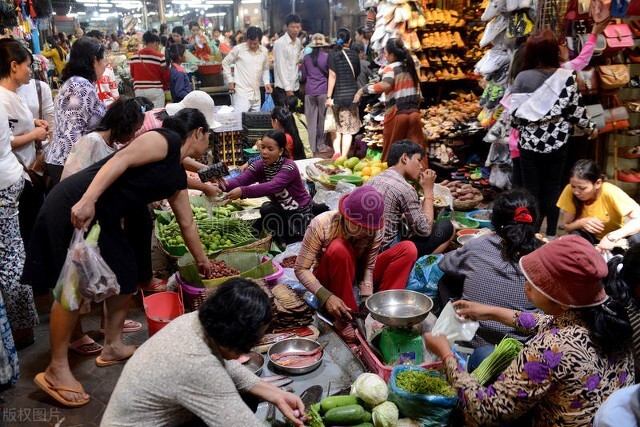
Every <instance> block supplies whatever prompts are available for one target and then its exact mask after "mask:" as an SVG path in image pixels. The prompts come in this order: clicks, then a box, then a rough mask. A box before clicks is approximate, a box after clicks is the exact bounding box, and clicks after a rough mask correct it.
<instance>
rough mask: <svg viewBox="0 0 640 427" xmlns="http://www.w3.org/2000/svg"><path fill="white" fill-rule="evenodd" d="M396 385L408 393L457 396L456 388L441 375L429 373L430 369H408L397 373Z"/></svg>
mask: <svg viewBox="0 0 640 427" xmlns="http://www.w3.org/2000/svg"><path fill="white" fill-rule="evenodd" d="M396 385H397V386H398V387H399V388H401V389H402V390H404V391H406V392H407V393H413V394H425V395H428V396H446V397H453V396H455V394H456V393H455V390H454V389H453V387H451V386H450V385H449V383H448V382H447V381H446V380H444V379H442V378H439V377H434V376H431V375H429V372H428V371H414V370H407V371H402V372H398V373H397V374H396Z"/></svg>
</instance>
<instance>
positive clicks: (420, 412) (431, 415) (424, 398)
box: [388, 365, 458, 427]
mask: <svg viewBox="0 0 640 427" xmlns="http://www.w3.org/2000/svg"><path fill="white" fill-rule="evenodd" d="M409 370H411V371H423V372H428V373H429V375H431V376H434V377H439V378H444V376H443V375H442V374H441V373H439V372H436V371H431V370H427V369H424V368H420V367H418V366H406V365H402V366H396V367H395V368H393V371H392V372H391V378H390V379H389V397H388V400H389V401H391V402H393V403H395V404H396V406H397V407H398V409H399V410H400V415H401V416H403V417H409V418H413V419H415V420H418V421H419V422H420V425H422V426H423V427H424V426H429V427H430V426H448V425H449V418H450V416H451V411H452V410H453V408H454V407H455V406H456V403H457V401H458V399H457V397H455V396H454V397H446V396H431V395H426V394H415V393H408V392H406V391H404V390H402V389H401V388H399V387H398V386H397V385H396V375H397V374H398V373H400V372H404V371H409Z"/></svg>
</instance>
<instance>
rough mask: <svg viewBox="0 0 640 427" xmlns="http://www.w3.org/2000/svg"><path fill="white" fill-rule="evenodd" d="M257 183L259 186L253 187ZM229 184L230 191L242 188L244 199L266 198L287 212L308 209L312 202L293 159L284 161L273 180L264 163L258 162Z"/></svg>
mask: <svg viewBox="0 0 640 427" xmlns="http://www.w3.org/2000/svg"><path fill="white" fill-rule="evenodd" d="M256 182H257V183H258V184H257V185H251V184H254V183H256ZM228 184H229V185H228V186H227V187H228V188H227V190H228V191H231V190H233V189H234V188H237V187H240V188H241V189H242V197H243V198H250V199H251V198H256V197H265V196H266V197H268V198H269V199H271V201H273V202H277V203H279V204H280V206H281V207H282V209H284V210H285V211H293V210H296V209H300V208H304V207H307V206H308V205H309V203H310V202H311V196H310V195H309V192H307V189H306V187H305V186H304V184H303V183H302V178H300V171H299V170H298V166H296V164H295V162H294V161H293V160H291V159H284V161H283V163H282V166H281V167H280V170H279V171H278V172H277V173H276V174H275V176H274V177H273V179H271V180H268V179H267V177H266V174H265V171H264V162H263V161H262V160H258V161H257V162H254V163H253V164H252V165H250V166H249V167H248V168H247V169H246V170H245V171H244V172H242V173H241V174H240V175H239V176H238V177H237V178H234V179H231V180H229V182H228Z"/></svg>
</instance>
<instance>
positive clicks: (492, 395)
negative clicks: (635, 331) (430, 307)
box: [425, 235, 634, 426]
mask: <svg viewBox="0 0 640 427" xmlns="http://www.w3.org/2000/svg"><path fill="white" fill-rule="evenodd" d="M520 268H521V269H522V272H523V274H524V276H525V278H526V284H525V292H526V294H527V298H528V299H529V300H530V301H531V302H532V303H533V304H534V305H535V306H536V307H537V308H538V309H540V310H542V311H544V312H545V313H547V314H546V315H538V314H534V313H523V312H520V311H517V310H510V309H506V308H500V307H493V306H488V305H483V304H479V303H473V302H470V301H464V300H460V301H457V302H456V303H454V306H455V307H456V309H457V312H458V314H460V315H461V316H464V317H466V318H469V319H473V320H494V321H497V322H501V323H503V324H505V325H508V326H512V327H514V328H516V330H521V331H523V332H527V333H533V334H535V336H534V337H533V338H532V339H531V340H530V341H528V342H527V343H526V344H525V345H524V347H523V348H522V351H521V352H520V353H519V354H518V356H517V357H516V358H515V359H514V360H513V361H512V362H511V364H510V365H509V366H508V367H507V369H506V370H505V371H504V372H503V373H502V374H501V375H500V376H498V378H497V379H496V380H495V382H493V383H492V384H490V385H489V384H487V385H486V387H485V386H484V385H483V384H480V383H479V382H478V381H477V380H476V379H475V378H474V377H473V376H471V375H470V374H469V373H467V372H465V370H464V369H462V368H461V367H460V366H459V365H458V360H457V359H456V357H455V356H454V355H453V353H452V351H451V349H450V348H449V343H448V342H447V339H446V337H444V336H441V335H438V336H432V335H431V334H425V341H426V343H427V346H428V348H429V349H430V350H431V351H432V352H434V353H435V354H437V355H438V356H440V357H441V358H442V360H443V362H444V366H445V370H446V375H447V379H448V380H449V382H450V383H451V384H452V385H453V386H454V387H455V388H457V389H458V396H459V399H460V400H461V402H462V404H463V406H464V412H465V416H466V417H467V420H468V421H470V422H471V423H479V424H482V425H494V424H498V423H500V422H504V421H514V420H517V421H518V422H519V423H520V422H522V419H521V417H523V416H524V415H525V414H527V415H528V416H531V417H532V418H533V425H536V426H552V425H562V426H584V425H590V424H591V422H592V420H593V417H594V415H595V413H596V411H597V409H598V407H599V406H600V405H601V404H602V403H603V402H604V401H605V400H606V399H607V397H609V395H611V394H612V393H613V392H614V391H616V390H617V389H619V388H621V387H625V386H627V385H631V384H633V382H634V365H633V358H632V354H631V350H630V348H629V340H630V338H631V325H630V324H629V321H628V319H627V316H626V315H625V314H624V309H623V308H622V306H620V305H619V304H618V303H616V302H614V301H613V300H611V299H609V298H608V297H607V294H606V293H605V291H604V288H603V286H602V283H601V280H602V279H604V278H605V277H606V276H607V272H608V271H607V265H606V263H605V262H604V259H603V258H602V256H601V255H600V254H599V253H598V252H597V251H596V250H595V249H594V248H593V246H592V245H591V244H590V243H589V242H587V241H586V240H585V239H583V238H582V237H579V236H575V235H569V236H563V237H561V238H559V239H556V240H554V241H552V242H550V243H547V244H546V245H544V246H543V247H541V248H540V249H537V250H535V251H533V252H532V253H530V254H529V255H525V256H523V257H522V258H521V259H520Z"/></svg>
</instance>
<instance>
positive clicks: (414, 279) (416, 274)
mask: <svg viewBox="0 0 640 427" xmlns="http://www.w3.org/2000/svg"><path fill="white" fill-rule="evenodd" d="M442 258H443V255H442V254H437V255H425V256H423V257H422V258H419V259H418V260H417V261H416V263H415V265H414V266H413V268H412V269H411V273H409V279H408V280H407V287H406V289H408V290H410V291H416V292H421V293H423V294H426V295H428V296H429V297H431V298H433V299H437V298H438V282H439V281H440V279H441V278H442V276H444V272H443V271H442V270H440V268H439V267H438V263H439V262H440V260H441V259H442Z"/></svg>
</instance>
